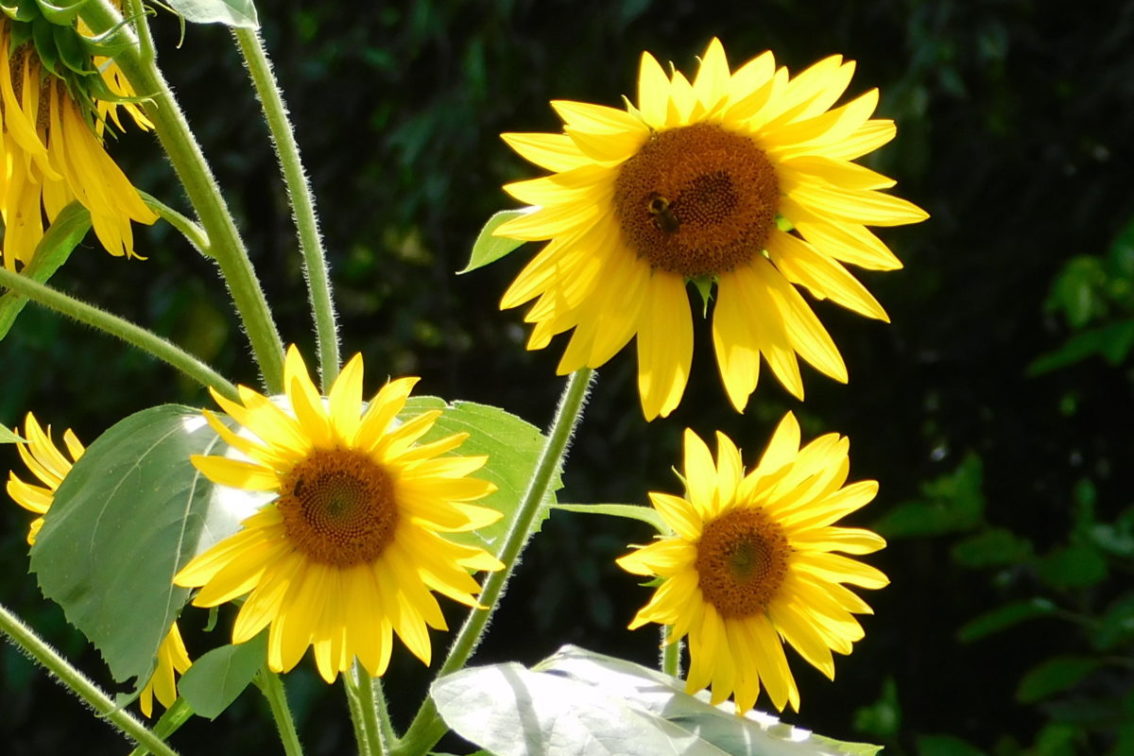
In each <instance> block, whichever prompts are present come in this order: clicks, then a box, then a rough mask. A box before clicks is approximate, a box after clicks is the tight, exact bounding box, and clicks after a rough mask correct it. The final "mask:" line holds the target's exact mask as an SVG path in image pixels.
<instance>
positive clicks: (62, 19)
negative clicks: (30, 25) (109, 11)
mask: <svg viewBox="0 0 1134 756" xmlns="http://www.w3.org/2000/svg"><path fill="white" fill-rule="evenodd" d="M35 4H36V5H37V6H39V12H40V13H42V14H43V17H44V18H46V19H47V20H48V21H50V22H51V23H53V24H55V25H56V26H61V27H64V26H65V27H70V26H72V25H73V24H74V21H75V19H76V18H78V16H79V11H80V10H82V8H83V6H84V5H86V4H87V0H75V2H73V3H61V4H56V3H50V2H48V1H47V0H35Z"/></svg>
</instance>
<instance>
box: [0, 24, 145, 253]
mask: <svg viewBox="0 0 1134 756" xmlns="http://www.w3.org/2000/svg"><path fill="white" fill-rule="evenodd" d="M22 5H29V7H31V6H30V4H22ZM21 7H22V6H21ZM5 12H6V11H5ZM36 28H40V29H47V31H46V32H38V31H34V29H36ZM57 30H58V31H57ZM83 31H84V30H83V29H80V28H79V27H77V26H75V25H73V24H72V25H70V26H66V27H64V26H59V25H56V24H52V23H50V22H49V21H47V20H46V19H45V18H43V17H40V16H36V17H34V18H32V19H31V20H28V21H17V20H14V19H12V18H11V17H9V15H4V14H0V216H2V217H3V220H4V244H3V249H2V254H0V257H2V259H3V265H4V267H5V268H7V269H9V270H21V269H22V268H24V267H26V266H27V265H28V264H30V263H31V261H32V256H33V255H34V253H35V249H36V245H38V244H39V241H40V239H42V238H43V234H44V228H45V220H46V222H47V224H50V223H51V222H52V221H53V220H55V217H56V216H57V215H58V214H59V212H60V211H61V210H62V209H63V208H64V207H66V206H67V205H68V204H70V203H71V202H74V201H78V202H79V203H81V204H82V205H83V207H85V208H86V209H87V210H88V211H90V214H91V224H92V226H93V227H94V231H95V235H96V236H97V237H98V240H99V242H100V243H101V244H102V246H103V248H105V249H106V251H107V252H109V253H110V254H112V255H115V256H123V255H125V256H127V257H140V255H138V254H137V253H136V252H135V251H134V233H133V229H132V227H131V222H132V221H137V222H139V223H146V224H150V223H153V222H154V221H155V220H157V215H156V214H155V213H154V212H153V211H152V210H150V209H149V208H148V207H147V206H146V204H145V203H144V202H143V201H142V198H141V196H140V195H139V194H138V191H137V190H136V189H135V188H134V186H133V185H132V184H131V183H130V180H129V179H127V178H126V175H125V174H124V173H123V172H122V170H121V169H120V168H119V167H118V166H117V165H116V164H115V162H114V160H113V159H111V157H110V156H109V155H108V154H107V152H106V149H105V147H104V145H103V141H104V136H105V133H106V130H107V124H108V123H111V124H113V125H114V126H115V127H117V128H119V129H121V128H122V119H121V116H120V114H119V112H118V109H119V108H120V107H121V108H124V109H125V110H126V111H127V113H128V114H129V115H130V117H131V118H132V120H133V121H134V123H135V124H136V125H137V126H138V127H139V128H142V129H148V128H149V127H150V123H149V121H148V120H147V119H146V117H145V116H144V115H143V113H142V111H141V109H140V108H139V107H138V106H137V104H135V103H133V102H125V101H123V100H124V99H129V98H133V97H134V94H135V93H134V91H133V89H132V88H131V87H130V84H129V82H127V81H126V78H125V77H124V76H123V74H122V72H121V71H120V70H119V69H118V67H117V66H116V65H115V64H114V62H113V61H112V60H110V59H108V58H106V57H105V56H101V55H97V54H92V53H90V52H89V51H88V50H89V49H90V47H93V46H95V43H93V42H92V41H90V40H89V38H88V37H87V36H86V35H85V34H84V33H83ZM45 35H46V36H45ZM45 39H46V40H54V43H53V44H52V43H49V42H45V41H44V40H45ZM63 51H65V54H64V52H63Z"/></svg>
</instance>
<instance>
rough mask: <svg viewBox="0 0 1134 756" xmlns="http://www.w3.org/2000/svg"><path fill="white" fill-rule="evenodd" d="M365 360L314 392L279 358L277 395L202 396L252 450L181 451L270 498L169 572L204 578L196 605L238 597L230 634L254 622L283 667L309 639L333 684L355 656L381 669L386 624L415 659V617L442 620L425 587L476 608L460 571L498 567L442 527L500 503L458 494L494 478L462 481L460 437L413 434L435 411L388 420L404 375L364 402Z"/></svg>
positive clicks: (489, 516) (474, 518)
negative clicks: (226, 453)
mask: <svg viewBox="0 0 1134 756" xmlns="http://www.w3.org/2000/svg"><path fill="white" fill-rule="evenodd" d="M362 370H363V368H362V357H361V356H360V355H359V356H356V357H355V358H354V359H352V360H351V361H350V362H349V363H348V364H347V366H346V367H345V368H344V369H343V372H342V373H341V374H340V375H339V377H338V379H337V380H336V381H335V383H334V385H333V386H332V387H331V391H330V396H329V398H328V399H327V401H326V402H324V400H323V399H322V397H320V396H319V393H318V391H317V390H316V389H315V386H314V384H313V383H312V382H311V378H310V377H309V375H308V373H307V368H306V366H305V365H304V363H303V360H302V358H301V357H300V355H299V352H298V351H297V350H296V349H295V347H291V348H290V349H289V350H288V353H287V359H286V360H285V363H284V385H285V387H286V391H287V394H286V397H285V399H286V401H285V402H284V407H283V408H281V407H280V406H277V405H276V404H275V403H273V402H272V400H270V399H268V398H266V397H264V396H261V395H260V394H258V393H256V392H255V391H252V390H250V389H248V388H245V387H240V399H241V401H240V403H237V402H232V401H229V400H227V399H225V398H224V397H221V396H219V395H217V394H216V393H214V394H213V396H214V398H215V399H216V401H217V403H218V404H220V406H221V407H222V408H223V409H224V410H225V412H227V413H228V414H229V415H230V416H231V417H232V418H233V419H234V420H236V421H237V422H238V423H240V424H241V425H242V426H244V428H245V429H247V431H249V432H250V433H251V434H252V435H253V436H255V440H252V439H249V438H246V437H244V436H243V435H237V434H236V433H234V432H232V431H231V430H229V429H228V428H227V427H226V426H225V425H224V424H223V423H222V422H220V420H218V419H217V417H216V416H215V415H213V414H212V413H210V412H206V413H205V416H206V417H207V418H208V421H209V424H210V425H211V426H212V427H213V428H214V429H215V430H216V431H217V433H219V434H220V435H221V437H222V438H224V440H225V441H227V442H228V443H229V444H230V445H231V446H232V447H233V448H235V449H237V450H239V451H240V452H242V453H243V454H245V455H247V456H248V457H249V458H250V461H243V460H237V459H231V458H227V457H206V456H196V457H193V464H194V465H196V466H197V468H198V469H199V470H200V471H201V472H203V473H204V474H205V476H206V477H208V478H209V479H210V480H212V481H214V482H216V483H219V484H221V485H226V486H231V487H234V488H243V489H247V490H256V491H274V492H276V493H277V494H278V497H277V498H276V499H275V500H273V501H272V502H271V503H269V504H268V505H267V506H265V507H264V508H263V509H261V510H260V511H259V512H257V513H256V514H254V515H252V516H251V517H249V518H247V519H246V520H245V521H244V522H243V528H242V529H241V530H240V531H239V532H237V533H236V534H235V535H232V536H230V537H229V538H226V539H225V540H223V541H221V542H220V543H218V544H216V545H215V546H214V547H212V548H211V549H209V550H208V551H206V552H205V553H203V554H200V555H199V556H197V557H196V558H195V559H193V560H192V561H191V562H190V563H189V564H187V565H186V566H185V567H184V568H183V569H182V570H181V571H180V572H179V573H178V574H177V575H176V576H175V577H174V582H175V583H177V584H178V585H182V586H187V587H196V586H203V588H202V589H201V591H200V592H199V593H198V594H197V596H196V598H195V599H194V601H193V603H194V604H195V605H197V606H217V605H219V604H222V603H224V602H226V601H230V600H232V599H235V598H237V597H239V596H243V595H244V594H249V595H248V598H247V600H245V602H244V605H243V606H242V607H241V608H240V612H239V614H238V615H237V618H236V624H235V626H234V627H233V631H232V641H233V643H243V642H245V641H247V640H250V639H251V638H252V637H254V636H255V635H256V634H257V633H259V632H260V630H262V629H263V628H264V627H265V626H267V625H270V626H271V628H270V631H269V634H268V664H269V666H270V668H271V669H272V670H274V671H276V672H286V671H288V670H290V669H291V668H292V667H294V666H295V665H296V664H297V663H298V662H299V660H300V659H301V658H302V657H303V654H304V653H305V652H306V650H307V647H308V646H312V647H314V651H315V663H316V665H317V666H318V668H319V673H320V674H321V675H322V676H323V678H324V679H325V680H327V681H328V682H333V681H334V679H335V678H336V676H337V675H338V673H339V672H345V671H346V670H348V669H350V666H351V664H352V663H353V661H354V659H355V658H356V657H357V659H358V661H359V662H360V663H361V664H362V666H363V667H365V668H366V670H367V671H368V672H369V673H370V674H371V675H373V676H379V675H381V674H383V673H384V672H385V670H386V666H387V664H388V663H389V660H390V652H391V648H392V634H391V633H392V632H396V633H397V634H398V636H399V637H400V638H401V639H402V641H403V642H404V643H405V645H406V646H407V647H408V648H409V650H410V651H411V652H413V654H414V655H415V656H417V657H418V658H419V659H421V660H422V661H423V662H424V663H426V664H428V663H429V660H430V653H431V648H430V641H429V633H428V630H427V626H428V627H433V628H437V629H442V630H443V629H446V625H445V618H444V617H443V616H442V614H441V609H440V607H439V606H438V604H437V600H436V599H435V598H434V596H433V594H432V592H431V591H436V592H438V593H441V594H444V595H445V596H448V597H449V598H451V599H453V600H455V601H459V602H460V603H462V604H465V605H467V606H472V607H476V606H477V602H476V599H475V595H476V594H477V593H479V592H480V586H479V585H478V584H477V582H476V581H475V580H474V579H473V578H472V576H471V575H470V574H469V571H470V570H498V569H500V568H501V567H502V566H503V565H502V564H501V563H500V562H499V561H498V560H497V559H496V558H495V557H493V556H492V555H491V554H489V553H488V552H486V551H484V550H483V549H481V548H475V547H470V546H464V545H461V544H458V543H454V542H452V541H450V540H448V539H446V538H445V537H444V536H443V535H442V534H443V533H460V532H467V531H471V530H474V529H476V528H480V527H483V526H485V525H488V524H491V523H493V522H495V521H496V520H498V519H499V518H500V513H499V512H497V511H495V510H492V509H489V508H487V507H482V506H478V505H475V504H469V503H468V502H470V501H473V500H475V499H479V498H481V497H483V496H486V495H488V494H489V493H491V492H492V491H494V490H495V486H494V485H493V484H492V483H489V482H487V481H484V480H479V479H476V478H469V477H466V476H467V475H469V474H470V473H472V472H474V471H476V470H477V469H479V468H480V467H482V466H483V465H484V463H485V462H486V461H487V459H486V457H484V456H468V457H460V456H451V455H448V454H447V452H450V451H452V450H453V449H456V448H457V447H458V446H460V445H461V444H462V443H463V442H464V440H465V439H466V438H468V434H467V433H457V434H454V435H451V436H448V437H446V438H443V439H440V440H437V441H433V442H432V443H427V444H422V445H418V444H416V443H415V442H416V441H417V440H418V439H419V438H421V436H422V435H423V434H425V433H426V432H428V431H429V429H430V428H431V427H432V426H433V424H434V423H435V422H436V420H437V418H438V417H439V416H440V414H441V413H440V411H430V412H425V413H422V414H421V415H418V416H417V417H415V418H413V419H412V420H409V421H407V422H405V423H399V422H398V420H397V419H396V416H397V415H398V413H399V412H401V410H402V408H403V407H404V405H405V402H406V398H407V397H408V396H409V393H410V390H411V389H412V388H413V385H414V384H415V383H416V382H417V378H400V379H398V380H395V381H391V382H390V383H387V384H386V385H385V386H384V387H383V388H382V389H381V390H380V391H379V392H378V393H377V394H376V395H375V397H374V398H373V399H372V400H371V401H370V403H369V404H368V405H364V404H363V402H362Z"/></svg>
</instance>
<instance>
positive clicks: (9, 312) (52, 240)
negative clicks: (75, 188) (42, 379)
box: [0, 202, 91, 339]
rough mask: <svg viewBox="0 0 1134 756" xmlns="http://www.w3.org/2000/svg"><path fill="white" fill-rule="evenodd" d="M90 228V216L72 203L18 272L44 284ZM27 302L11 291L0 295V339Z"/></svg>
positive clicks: (76, 204)
mask: <svg viewBox="0 0 1134 756" xmlns="http://www.w3.org/2000/svg"><path fill="white" fill-rule="evenodd" d="M90 228H91V214H90V213H89V212H87V209H86V208H85V207H83V206H82V205H80V204H79V203H78V202H72V203H71V204H70V205H67V207H65V208H63V209H62V210H61V211H60V212H59V215H57V216H55V222H54V223H52V224H51V228H49V229H47V233H45V234H44V235H43V238H42V239H40V242H39V244H38V245H37V246H36V248H35V253H34V255H33V256H32V261H31V264H30V265H28V266H27V267H26V268H24V270H23V271H22V272H21V275H24V276H27V277H28V278H30V279H32V280H33V281H37V282H38V283H44V282H46V281H47V280H48V279H49V278H51V276H52V275H54V273H55V271H57V270H59V267H60V266H61V265H62V264H63V263H65V262H67V258H68V257H70V256H71V252H72V251H74V249H75V247H77V246H78V245H79V242H81V241H82V240H83V237H85V236H86V235H87V231H89V230H90ZM27 303H28V300H27V299H26V298H24V297H22V296H20V295H19V294H17V293H16V292H14V291H9V292H8V293H6V294H4V295H3V296H0V339H3V338H4V337H5V336H7V335H8V331H10V330H11V329H12V324H13V323H15V322H16V318H17V317H18V316H19V314H20V311H21V310H23V309H24V305H26V304H27Z"/></svg>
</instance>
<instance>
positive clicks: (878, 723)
mask: <svg viewBox="0 0 1134 756" xmlns="http://www.w3.org/2000/svg"><path fill="white" fill-rule="evenodd" d="M854 730H855V732H861V733H864V734H866V735H869V736H870V737H872V738H879V739H882V740H891V739H893V738H896V737H898V734H899V733H900V732H901V730H902V704H901V702H900V701H899V700H898V684H897V683H896V682H895V681H894V678H893V677H887V678H886V682H885V683H884V684H883V685H882V695H880V696H879V697H878V700H877V701H875V702H874V703H872V704H870V705H869V706H862V707H860V708H859V709H857V710H856V711H855V713H854Z"/></svg>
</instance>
